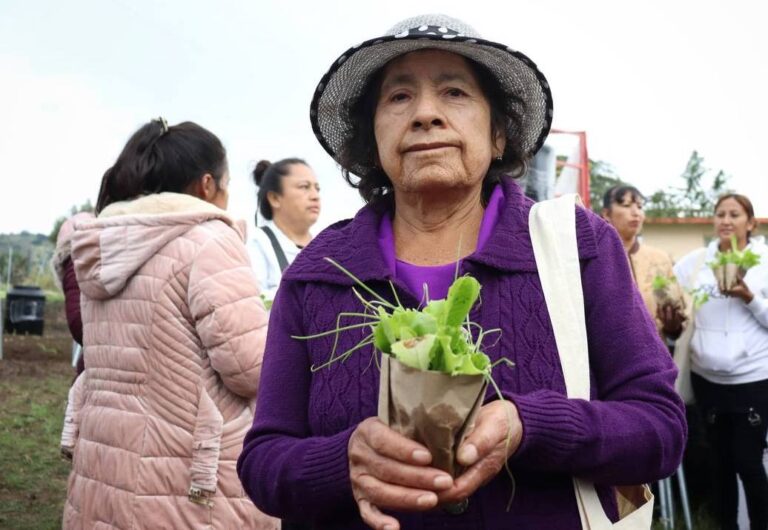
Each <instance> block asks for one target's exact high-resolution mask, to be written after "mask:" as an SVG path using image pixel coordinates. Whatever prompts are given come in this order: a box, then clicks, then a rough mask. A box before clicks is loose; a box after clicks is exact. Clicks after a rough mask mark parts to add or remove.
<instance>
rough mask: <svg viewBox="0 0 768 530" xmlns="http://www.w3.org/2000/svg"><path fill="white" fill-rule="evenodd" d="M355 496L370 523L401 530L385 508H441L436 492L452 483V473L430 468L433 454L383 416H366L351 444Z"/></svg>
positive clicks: (382, 528) (387, 529)
mask: <svg viewBox="0 0 768 530" xmlns="http://www.w3.org/2000/svg"><path fill="white" fill-rule="evenodd" d="M348 454H349V476H350V480H351V482H352V494H353V495H354V497H355V501H356V502H357V507H358V509H359V510H360V515H361V517H362V518H363V521H364V522H365V524H367V525H368V526H370V527H371V528H374V529H376V530H398V529H399V528H400V523H399V522H398V521H397V519H395V518H394V517H392V516H389V515H386V514H384V513H383V512H382V511H381V510H382V509H388V510H396V511H424V510H430V509H432V508H434V507H435V506H437V492H439V491H443V490H447V489H450V488H451V487H452V486H453V479H452V478H451V476H450V475H449V474H448V473H446V472H444V471H440V470H439V469H435V468H433V467H429V464H430V462H431V461H432V455H431V454H430V453H429V451H427V449H426V448H425V447H424V446H423V445H421V444H419V443H416V442H414V441H413V440H409V439H408V438H406V437H405V436H403V435H401V434H399V433H397V432H395V431H393V430H392V429H390V428H389V427H387V426H386V425H384V424H383V423H382V422H381V421H380V420H379V419H378V418H368V419H367V420H364V421H363V422H362V423H360V425H358V426H357V428H356V429H355V430H354V432H353V433H352V436H351V437H350V439H349V445H348Z"/></svg>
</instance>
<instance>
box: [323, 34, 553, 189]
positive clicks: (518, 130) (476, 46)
mask: <svg viewBox="0 0 768 530" xmlns="http://www.w3.org/2000/svg"><path fill="white" fill-rule="evenodd" d="M428 48H430V49H438V50H445V51H450V52H453V53H456V54H459V55H462V56H464V57H466V58H468V59H471V60H473V61H475V62H476V63H479V64H480V65H482V66H484V67H485V68H486V69H488V70H489V71H490V73H491V74H492V75H493V76H494V77H495V78H496V79H497V81H498V82H499V86H500V88H501V89H502V91H503V92H504V93H505V94H506V95H507V96H508V98H507V101H505V102H504V103H505V104H506V105H511V106H512V107H514V108H515V110H516V114H517V115H518V116H520V118H521V120H520V122H519V123H515V124H510V128H509V130H508V131H507V136H508V137H509V138H516V139H518V141H519V142H520V144H521V146H522V149H523V152H524V153H525V154H526V155H527V156H533V155H534V154H536V152H537V151H538V150H539V149H540V148H541V146H542V144H543V143H544V140H545V139H546V137H547V135H548V134H549V130H550V128H551V126H552V110H553V109H552V93H551V91H550V89H549V84H548V83H547V80H546V79H545V77H544V75H543V74H542V73H541V72H540V71H539V69H538V68H537V67H536V65H535V64H534V63H533V61H531V60H530V59H529V58H528V57H526V56H525V55H523V54H522V53H520V52H518V51H515V50H512V49H511V48H508V47H507V46H504V45H503V44H499V43H496V42H492V41H487V40H484V39H480V38H476V37H465V36H458V35H435V36H426V35H418V36H410V35H406V36H386V37H380V38H377V39H371V40H368V41H365V42H363V43H362V44H359V45H358V46H354V47H352V48H350V49H349V50H347V51H346V52H345V53H344V54H342V55H341V56H340V57H339V58H338V59H336V61H335V62H334V63H333V66H331V68H330V70H328V72H327V73H326V74H325V75H324V76H323V78H322V79H321V80H320V83H319V84H318V85H317V89H316V90H315V94H314V97H313V98H312V104H311V106H310V120H311V122H312V130H313V131H314V133H315V136H316V137H317V139H318V141H319V142H320V144H321V145H322V146H323V148H324V149H325V150H326V151H327V152H328V154H330V155H331V156H332V157H333V158H334V160H336V162H338V163H339V164H340V165H342V167H345V169H347V170H349V171H350V172H351V173H353V174H356V175H361V174H363V173H365V172H366V170H367V169H369V168H366V167H365V166H363V165H362V164H357V163H353V164H352V165H351V167H346V166H345V164H343V163H342V162H341V161H340V160H339V153H340V151H341V149H342V147H343V145H344V143H345V142H346V141H347V139H348V137H349V135H350V134H352V130H353V124H352V123H351V118H350V117H349V115H348V111H349V108H350V106H351V105H350V103H351V102H354V101H357V99H358V98H359V97H360V96H361V94H362V91H363V89H364V88H365V86H366V84H367V83H368V80H369V79H370V77H371V75H373V74H374V73H375V72H376V71H378V70H379V69H380V68H382V67H383V66H384V65H386V64H387V63H388V62H389V61H391V60H392V59H394V58H396V57H398V56H401V55H405V54H407V53H410V52H413V51H416V50H423V49H428Z"/></svg>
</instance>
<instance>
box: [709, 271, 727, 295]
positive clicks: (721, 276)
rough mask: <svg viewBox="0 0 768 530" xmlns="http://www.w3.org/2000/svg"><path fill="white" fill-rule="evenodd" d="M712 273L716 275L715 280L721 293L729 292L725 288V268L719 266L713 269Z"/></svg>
mask: <svg viewBox="0 0 768 530" xmlns="http://www.w3.org/2000/svg"><path fill="white" fill-rule="evenodd" d="M712 272H713V273H714V274H715V279H716V280H717V288H718V289H720V292H723V291H727V290H728V289H727V288H726V286H725V266H724V265H718V266H717V267H715V268H714V269H712Z"/></svg>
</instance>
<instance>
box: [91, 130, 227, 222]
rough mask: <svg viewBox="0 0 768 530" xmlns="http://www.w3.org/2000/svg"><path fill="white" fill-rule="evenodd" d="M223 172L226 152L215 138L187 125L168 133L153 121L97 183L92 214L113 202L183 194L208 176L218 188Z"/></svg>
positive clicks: (128, 144) (134, 135)
mask: <svg viewBox="0 0 768 530" xmlns="http://www.w3.org/2000/svg"><path fill="white" fill-rule="evenodd" d="M226 170H227V152H226V150H225V149H224V146H223V145H222V143H221V141H220V140H219V139H218V138H217V137H216V135H215V134H213V133H212V132H210V131H208V130H207V129H204V128H203V127H200V126H199V125H197V124H196V123H193V122H189V121H187V122H183V123H180V124H178V125H173V126H171V127H169V126H168V124H167V123H166V122H165V120H163V119H162V118H161V119H157V120H152V121H151V122H149V123H147V124H145V125H144V126H142V127H141V128H140V129H139V130H138V131H136V132H135V133H133V136H131V138H130V139H129V140H128V143H126V144H125V147H124V148H123V150H122V152H121V153H120V156H118V157H117V161H116V162H115V164H114V165H113V166H112V167H111V168H109V169H108V170H107V171H106V172H105V173H104V177H103V178H102V180H101V189H100V190H99V198H98V201H97V202H96V213H97V214H98V213H99V212H101V211H102V210H103V209H104V208H106V207H107V206H109V205H110V204H112V203H113V202H119V201H126V200H130V199H134V198H136V197H140V196H142V195H149V194H152V193H161V192H164V191H170V192H175V193H184V192H185V191H186V190H187V189H188V188H189V186H190V185H191V184H192V183H194V182H195V181H197V180H198V179H200V178H201V177H202V176H203V175H205V174H206V173H210V174H211V175H212V176H213V179H214V181H215V182H216V187H217V188H218V186H219V182H220V181H221V178H222V177H223V176H224V173H226Z"/></svg>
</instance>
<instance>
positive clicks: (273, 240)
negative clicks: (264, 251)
mask: <svg viewBox="0 0 768 530" xmlns="http://www.w3.org/2000/svg"><path fill="white" fill-rule="evenodd" d="M261 229H262V231H263V232H264V233H265V234H267V237H268V238H269V242H270V244H271V245H272V250H274V251H275V257H276V258H277V264H278V265H279V266H280V272H285V269H287V268H288V259H287V258H286V257H285V252H283V247H281V246H280V242H279V241H278V240H277V236H276V235H275V233H274V232H273V231H272V229H271V228H269V227H268V226H262V227H261Z"/></svg>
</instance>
